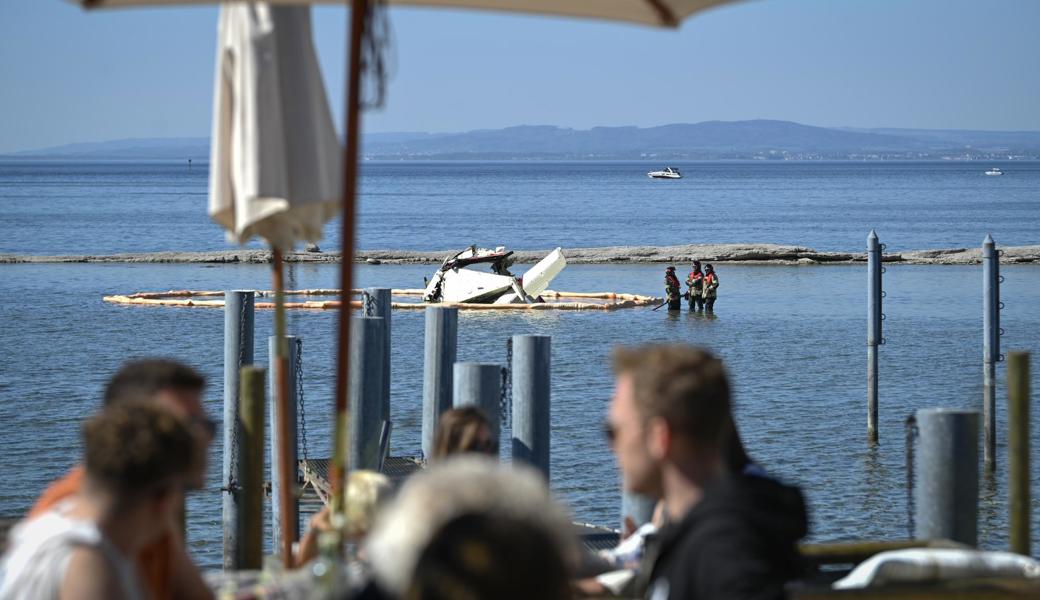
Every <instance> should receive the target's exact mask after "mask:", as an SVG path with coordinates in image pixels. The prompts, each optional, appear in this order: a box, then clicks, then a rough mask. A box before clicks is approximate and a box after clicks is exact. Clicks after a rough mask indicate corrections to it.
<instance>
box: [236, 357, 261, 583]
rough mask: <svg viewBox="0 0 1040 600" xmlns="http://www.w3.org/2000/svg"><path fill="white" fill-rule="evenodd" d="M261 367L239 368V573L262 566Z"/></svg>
mask: <svg viewBox="0 0 1040 600" xmlns="http://www.w3.org/2000/svg"><path fill="white" fill-rule="evenodd" d="M265 375H266V371H265V370H264V369H263V368H260V367H242V371H241V382H242V388H241V389H242V392H241V396H240V397H239V399H240V401H241V411H240V417H241V420H242V432H241V435H242V437H241V438H240V442H241V443H240V444H239V453H240V454H239V456H240V462H239V464H240V467H239V481H240V482H241V484H240V486H241V491H240V501H239V511H238V533H239V535H238V537H239V546H240V552H241V554H240V555H239V556H238V560H237V561H236V562H237V563H238V568H239V569H259V568H261V567H262V566H263V555H264V552H263V543H264V396H265V394H264V379H265Z"/></svg>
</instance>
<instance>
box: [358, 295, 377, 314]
mask: <svg viewBox="0 0 1040 600" xmlns="http://www.w3.org/2000/svg"><path fill="white" fill-rule="evenodd" d="M361 295H362V296H364V302H363V303H362V304H363V305H364V308H363V310H364V313H363V315H364V316H366V317H374V316H376V299H375V297H373V296H372V294H369V293H368V292H361Z"/></svg>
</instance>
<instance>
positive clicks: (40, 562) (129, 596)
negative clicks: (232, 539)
mask: <svg viewBox="0 0 1040 600" xmlns="http://www.w3.org/2000/svg"><path fill="white" fill-rule="evenodd" d="M192 436H193V433H192V432H191V431H190V429H189V426H188V425H187V424H185V423H183V420H182V419H178V418H177V417H176V416H174V415H173V414H171V413H170V412H169V411H168V410H167V409H165V408H162V407H159V406H156V405H154V403H152V404H150V405H149V404H144V403H136V402H131V403H127V404H121V405H117V406H112V407H109V408H106V409H105V410H104V411H102V413H101V414H99V415H98V416H95V417H93V418H91V419H90V420H88V421H87V422H86V424H85V425H84V427H83V443H84V455H85V456H84V458H85V460H84V463H85V467H86V480H85V485H84V489H83V491H82V492H81V493H80V494H78V495H75V496H72V497H70V498H69V499H68V500H66V501H64V502H62V503H61V504H59V505H57V506H55V507H54V508H53V509H52V510H50V511H48V512H45V513H43V514H41V515H39V516H37V517H35V518H32V519H29V520H26V521H24V522H22V523H21V524H19V525H18V526H17V527H15V528H14V530H12V532H11V537H10V540H9V542H10V543H9V547H8V549H7V552H6V553H5V554H4V556H3V558H2V559H0V600H21V599H23V598H24V599H26V600H28V599H33V600H36V599H41V600H50V599H53V600H79V599H94V598H97V599H101V598H104V599H112V600H139V599H141V600H143V599H144V598H145V597H146V595H145V593H144V592H143V591H142V588H141V585H140V582H139V579H138V574H137V568H136V565H135V564H134V562H133V561H132V559H131V558H129V557H133V556H136V555H137V553H138V551H139V550H140V549H141V548H142V547H143V546H145V545H147V544H149V543H151V542H152V541H154V540H155V539H156V538H157V537H158V536H160V535H163V533H164V532H165V531H166V524H167V523H169V522H170V519H171V517H172V511H174V510H176V508H177V507H178V506H179V505H180V503H181V499H182V497H183V496H182V494H183V486H184V483H185V480H186V478H187V477H188V476H189V475H190V474H191V473H192V468H193V465H194V464H195V462H196V461H197V460H198V457H197V454H198V451H197V448H198V445H197V444H195V442H194V439H193V437H192Z"/></svg>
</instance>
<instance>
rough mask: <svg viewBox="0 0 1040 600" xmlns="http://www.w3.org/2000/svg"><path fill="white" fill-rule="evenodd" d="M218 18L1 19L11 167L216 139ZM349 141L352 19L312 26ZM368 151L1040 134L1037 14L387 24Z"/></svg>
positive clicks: (113, 13)
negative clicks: (131, 144) (755, 137)
mask: <svg viewBox="0 0 1040 600" xmlns="http://www.w3.org/2000/svg"><path fill="white" fill-rule="evenodd" d="M217 10H218V9H217V8H215V7H211V6H204V7H175V8H145V9H141V8H135V9H125V10H104V11H92V12H89V13H87V12H84V11H83V10H81V9H80V8H79V7H77V6H75V5H73V4H71V3H68V2H65V1H62V0H2V1H0V153H3V152H12V151H18V150H28V149H37V148H44V147H49V146H55V145H60V144H66V143H73V142H90V141H104V140H112V139H122V138H134V137H204V136H208V135H209V131H210V119H211V110H212V95H213V94H212V90H213V80H214V73H213V69H214V57H215V44H214V42H215V37H216V23H217ZM313 20H314V29H315V40H316V45H317V48H318V53H319V57H320V60H321V63H322V69H323V74H324V77H325V81H326V85H327V90H328V94H329V98H330V102H331V105H332V108H333V112H334V114H335V115H336V119H337V123H338V124H341V123H342V104H343V80H344V77H343V72H344V51H345V49H344V43H345V40H344V38H345V31H346V25H347V13H346V10H345V9H344V8H341V7H316V8H315V9H314V12H313ZM390 20H391V23H392V26H393V32H394V42H393V49H392V52H391V62H392V65H393V72H392V73H393V76H392V79H391V81H390V85H389V98H388V101H387V104H386V106H385V107H383V108H382V109H379V110H371V111H368V112H366V113H365V115H364V116H363V128H364V130H365V131H369V132H386V131H430V132H444V131H468V130H472V129H487V128H500V127H509V126H513V125H558V126H562V127H573V128H577V129H587V128H590V127H595V126H621V125H635V126H639V127H647V126H654V125H663V124H668V123H693V122H699V121H707V120H724V121H734V120H744V119H757V118H765V119H782V120H790V121H797V122H800V123H805V124H809V125H819V126H825V127H907V128H928V129H988V130H1034V131H1036V130H1040V64H1038V63H1040V35H1037V34H1036V32H1037V31H1038V30H1040V1H1036V0H990V1H986V2H981V1H978V0H974V1H966V0H859V1H857V0H843V1H835V0H749V1H745V2H737V3H733V4H731V5H727V6H723V7H720V8H715V9H712V10H709V11H707V12H704V13H701V14H699V15H695V16H694V17H692V18H691V19H689V20H687V21H686V22H685V23H684V24H683V25H682V27H681V28H679V29H677V30H660V29H653V28H648V27H642V26H638V25H621V24H613V23H606V22H597V21H585V20H576V19H566V18H553V17H537V16H518V15H510V14H502V13H490V12H473V11H457V10H443V9H415V8H391V9H390Z"/></svg>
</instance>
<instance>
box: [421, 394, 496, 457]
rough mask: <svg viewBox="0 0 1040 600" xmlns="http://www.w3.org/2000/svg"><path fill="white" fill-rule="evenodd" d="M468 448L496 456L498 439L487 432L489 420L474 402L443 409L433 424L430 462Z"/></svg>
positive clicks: (489, 425)
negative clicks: (433, 433)
mask: <svg viewBox="0 0 1040 600" xmlns="http://www.w3.org/2000/svg"><path fill="white" fill-rule="evenodd" d="M469 452H475V453H477V454H487V455H490V456H495V457H497V456H498V440H496V439H495V438H494V436H493V435H492V433H491V422H490V421H489V420H488V418H487V415H486V414H484V411H482V410H480V409H479V408H477V407H475V406H463V407H460V408H453V409H451V410H449V411H446V412H445V413H444V414H442V415H441V418H440V421H439V423H438V424H437V434H436V435H435V436H434V438H433V455H432V456H430V457H429V460H430V462H436V461H440V460H444V459H445V458H447V457H449V456H451V455H453V454H465V453H469Z"/></svg>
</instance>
